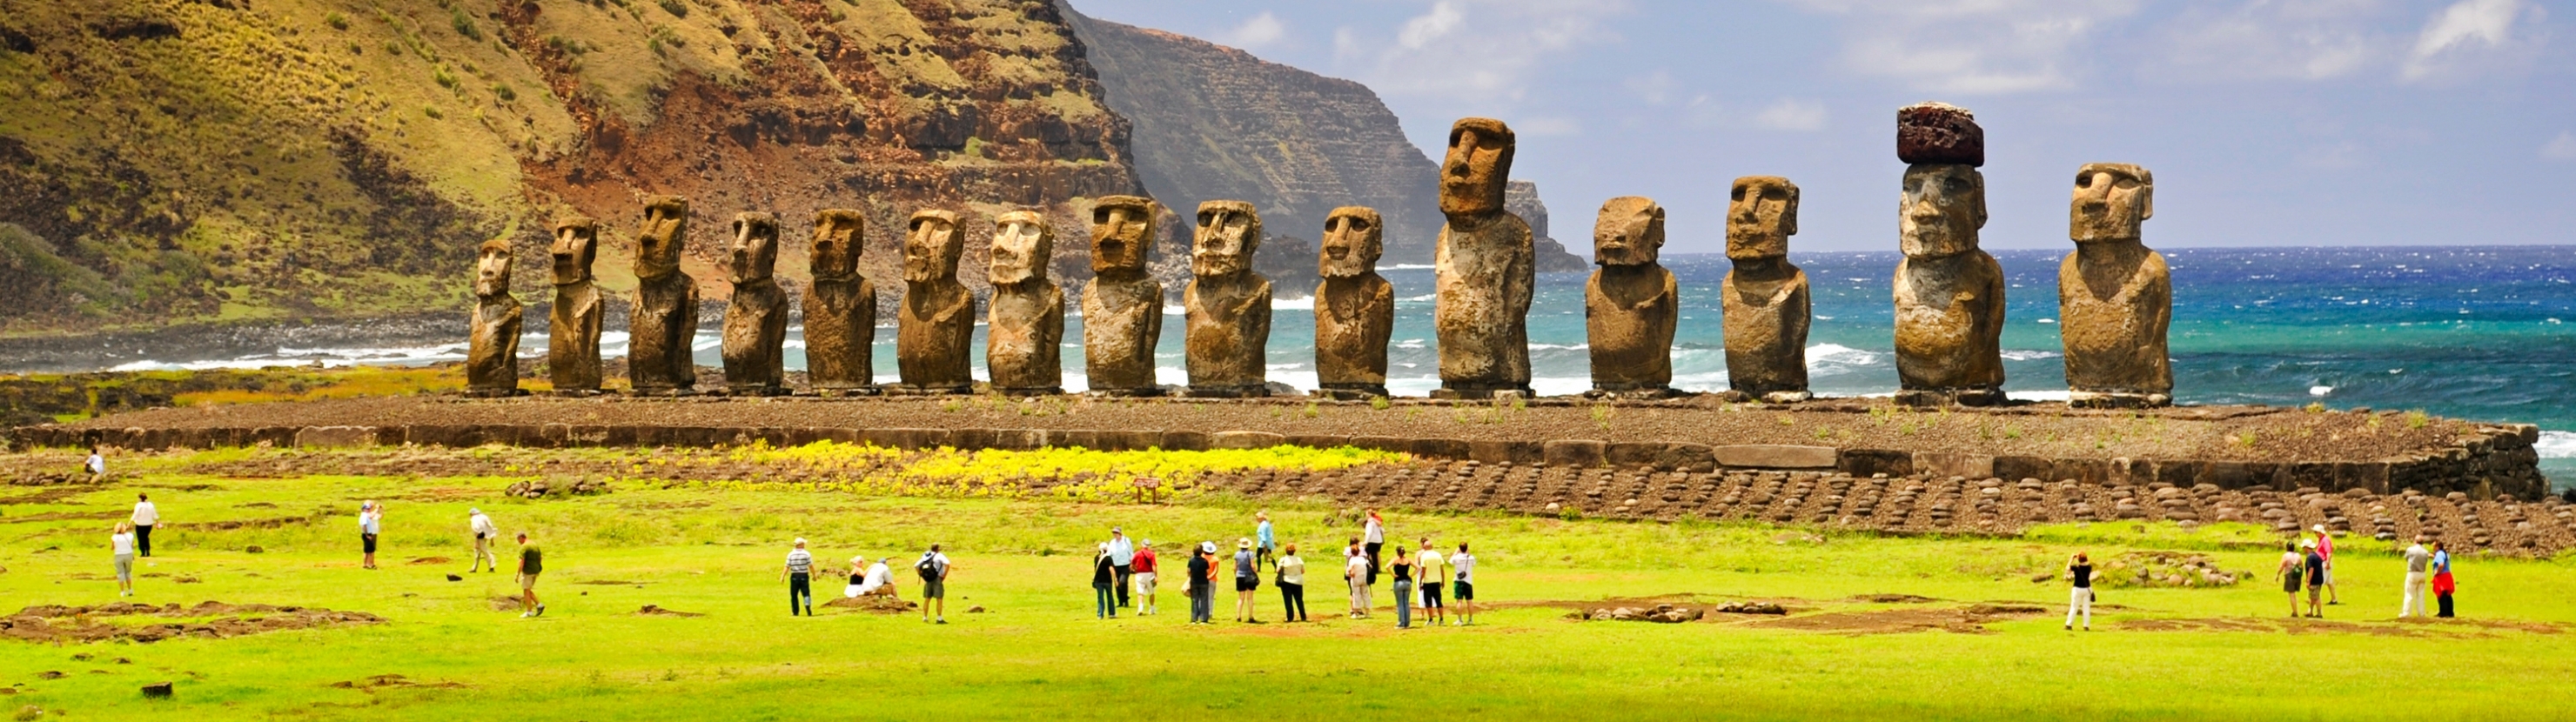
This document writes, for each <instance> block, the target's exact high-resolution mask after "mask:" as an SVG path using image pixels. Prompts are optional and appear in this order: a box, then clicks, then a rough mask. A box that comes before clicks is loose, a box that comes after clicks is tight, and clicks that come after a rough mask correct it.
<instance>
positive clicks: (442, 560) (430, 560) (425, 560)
mask: <svg viewBox="0 0 2576 722" xmlns="http://www.w3.org/2000/svg"><path fill="white" fill-rule="evenodd" d="M447 562H448V559H447V557H421V558H418V559H413V560H411V562H410V563H411V564H446V563H447Z"/></svg>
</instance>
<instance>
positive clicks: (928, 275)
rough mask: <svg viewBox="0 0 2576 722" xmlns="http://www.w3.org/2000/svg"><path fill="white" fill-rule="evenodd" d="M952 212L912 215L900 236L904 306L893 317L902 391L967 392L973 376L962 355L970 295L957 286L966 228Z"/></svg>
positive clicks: (971, 309) (969, 326) (969, 330)
mask: <svg viewBox="0 0 2576 722" xmlns="http://www.w3.org/2000/svg"><path fill="white" fill-rule="evenodd" d="M960 226H961V224H960V223H959V222H958V217H957V214H956V213H955V212H953V211H944V210H938V209H928V210H923V211H921V212H918V213H914V214H912V222H911V224H910V225H909V226H908V232H906V233H905V234H904V238H903V283H904V292H903V306H902V308H901V309H899V310H898V312H897V314H896V316H895V347H894V353H895V365H896V367H897V368H898V370H899V371H900V372H901V374H902V376H901V378H902V384H901V387H900V390H901V391H904V392H908V393H967V392H970V391H973V390H974V387H975V377H974V375H973V374H972V373H971V372H970V371H969V370H968V369H969V368H970V367H971V365H970V364H971V358H970V357H969V356H967V354H968V353H970V351H969V350H968V346H970V345H971V344H972V343H973V341H974V336H975V294H973V293H970V292H968V291H967V290H966V284H963V283H958V282H957V258H958V256H959V255H960V254H962V253H964V252H965V250H966V249H965V245H966V241H965V229H963V228H962V227H960Z"/></svg>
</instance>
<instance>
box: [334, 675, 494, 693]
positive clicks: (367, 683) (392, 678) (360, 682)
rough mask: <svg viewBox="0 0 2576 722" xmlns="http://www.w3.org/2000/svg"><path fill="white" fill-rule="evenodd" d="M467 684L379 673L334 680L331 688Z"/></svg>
mask: <svg viewBox="0 0 2576 722" xmlns="http://www.w3.org/2000/svg"><path fill="white" fill-rule="evenodd" d="M466 686H467V685H466V684H465V683H463V682H455V681H448V682H414V681H411V678H410V677H405V676H402V675H399V674H379V675H376V676H373V677H368V678H365V679H354V680H343V681H339V682H332V683H331V688H332V689H355V690H362V691H367V692H374V691H376V690H379V689H384V688H386V687H429V688H435V689H464V688H466Z"/></svg>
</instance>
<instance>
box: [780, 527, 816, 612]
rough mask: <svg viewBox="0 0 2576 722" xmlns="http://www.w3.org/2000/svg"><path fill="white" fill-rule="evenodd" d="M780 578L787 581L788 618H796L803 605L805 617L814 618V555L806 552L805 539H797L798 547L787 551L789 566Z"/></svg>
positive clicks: (781, 573)
mask: <svg viewBox="0 0 2576 722" xmlns="http://www.w3.org/2000/svg"><path fill="white" fill-rule="evenodd" d="M778 576H780V577H782V578H785V579H786V580H787V616H790V617H793V616H796V610H797V609H799V608H800V607H799V606H798V605H799V604H802V605H803V606H802V607H801V608H802V609H804V610H805V616H808V617H811V616H814V554H813V553H812V552H808V551H805V538H804V537H797V538H796V546H795V547H794V548H792V549H788V550H787V565H786V566H784V567H780V568H779V571H778Z"/></svg>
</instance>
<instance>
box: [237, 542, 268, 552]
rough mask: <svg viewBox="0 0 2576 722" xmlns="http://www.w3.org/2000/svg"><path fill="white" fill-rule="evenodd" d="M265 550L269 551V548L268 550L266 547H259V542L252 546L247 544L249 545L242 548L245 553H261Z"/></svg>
mask: <svg viewBox="0 0 2576 722" xmlns="http://www.w3.org/2000/svg"><path fill="white" fill-rule="evenodd" d="M264 551H268V550H266V549H261V548H260V547H259V545H257V544H253V545H250V546H247V547H243V548H242V552H243V553H245V554H258V553H260V552H264Z"/></svg>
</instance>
